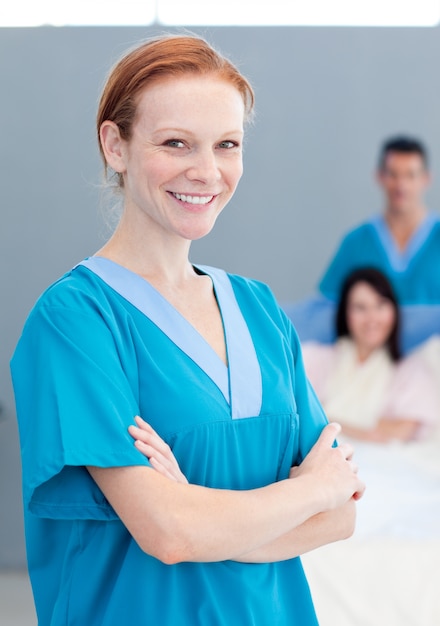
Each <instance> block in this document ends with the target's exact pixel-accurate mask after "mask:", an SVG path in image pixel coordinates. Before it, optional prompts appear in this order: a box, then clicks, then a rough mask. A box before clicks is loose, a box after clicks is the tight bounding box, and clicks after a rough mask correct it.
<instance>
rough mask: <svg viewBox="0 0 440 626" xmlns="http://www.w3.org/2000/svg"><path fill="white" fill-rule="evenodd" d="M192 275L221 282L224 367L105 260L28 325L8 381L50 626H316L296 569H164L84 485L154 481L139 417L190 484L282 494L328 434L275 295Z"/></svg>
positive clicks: (39, 585) (39, 598)
mask: <svg viewBox="0 0 440 626" xmlns="http://www.w3.org/2000/svg"><path fill="white" fill-rule="evenodd" d="M196 270H197V271H199V272H200V273H205V274H208V275H209V276H210V277H211V279H212V281H213V285H214V290H215V295H216V297H217V301H218V303H219V307H220V310H221V314H222V319H223V325H224V329H225V339H226V345H227V354H228V367H226V366H225V365H224V364H223V362H222V361H221V360H220V359H219V357H218V356H217V355H216V353H215V352H214V351H213V350H212V348H211V347H210V346H209V344H207V342H206V341H205V340H204V339H203V338H202V337H201V335H200V334H199V333H198V332H197V331H196V330H195V329H194V328H193V327H192V326H191V325H190V324H189V323H188V322H187V321H186V320H185V319H184V318H183V317H182V316H181V315H180V314H179V313H178V312H177V311H176V310H175V309H174V308H173V307H172V306H171V305H170V304H169V303H168V302H167V301H166V300H165V299H164V298H163V297H162V296H161V295H160V294H159V293H158V292H157V291H156V290H155V289H154V288H153V287H152V286H151V285H150V284H149V283H148V282H146V281H145V280H144V279H142V278H141V277H140V276H138V275H136V274H134V273H132V272H130V271H129V270H127V269H125V268H123V267H121V266H119V265H117V264H115V263H113V262H112V261H109V260H107V259H103V258H100V257H91V258H89V259H86V260H85V261H84V262H83V263H82V264H80V265H78V266H77V267H75V268H74V269H73V270H72V271H70V272H69V273H67V274H66V275H65V276H63V277H62V278H61V279H60V280H59V281H58V282H56V283H55V284H54V285H52V286H51V287H50V288H49V289H48V290H47V291H46V292H45V293H44V294H43V295H42V296H41V297H40V299H39V300H38V302H37V303H36V305H35V306H34V308H33V310H32V311H31V313H30V315H29V317H28V320H27V322H26V324H25V327H24V330H23V334H22V336H21V338H20V340H19V342H18V345H17V348H16V351H15V353H14V356H13V359H12V362H11V369H12V377H13V384H14V391H15V396H16V405H17V415H18V422H19V431H20V443H21V450H22V467H23V497H24V510H25V528H26V543H27V556H28V566H29V573H30V578H31V583H32V587H33V592H34V598H35V604H36V610H37V614H38V620H39V626H49V625H50V626H74V625H75V626H76V625H78V626H86V625H87V626H95V625H96V626H123V625H124V626H125V625H127V626H145V625H147V624H153V623H156V624H160V625H161V626H176V625H183V626H196V625H204V626H205V625H206V626H235V625H240V626H277V625H278V626H316V624H317V620H316V617H315V612H314V609H313V603H312V600H311V596H310V592H309V588H308V584H307V581H306V579H305V576H304V573H303V570H302V566H301V561H300V559H299V558H294V559H290V560H286V561H282V562H276V563H268V564H265V563H263V564H248V563H239V562H236V561H222V562H215V563H191V562H187V563H178V564H176V565H165V564H163V563H162V562H160V561H159V560H157V559H155V558H154V557H152V556H150V555H148V554H146V553H144V552H143V551H142V550H141V549H140V548H139V546H138V545H137V543H136V542H135V541H134V539H133V538H132V536H131V535H130V534H129V532H128V531H127V529H126V528H125V526H124V525H123V524H122V522H121V520H120V519H119V518H118V516H117V515H116V513H115V511H114V510H113V508H112V507H111V505H110V504H109V502H108V501H107V500H106V498H105V497H104V495H103V493H102V492H101V491H100V489H99V488H98V486H97V485H96V483H95V482H94V481H93V480H92V478H91V476H90V475H89V473H88V472H87V470H86V469H85V466H87V465H94V466H99V467H120V466H134V465H147V466H148V465H149V461H148V459H147V458H145V457H144V456H143V455H142V454H141V453H140V452H139V451H138V450H137V449H136V448H135V446H134V443H133V440H132V438H131V437H130V435H129V434H128V431H127V428H128V426H129V425H130V424H132V423H133V418H134V416H135V415H141V416H142V417H143V418H144V419H145V420H147V421H148V422H149V423H150V424H151V425H152V426H153V428H154V429H155V430H156V431H157V432H158V433H159V434H160V436H161V437H162V438H163V439H164V440H165V441H166V442H167V443H168V444H169V445H170V446H171V449H172V450H173V453H174V455H175V457H176V458H177V461H178V463H179V465H180V467H181V469H182V471H183V473H184V474H185V475H186V477H187V478H188V480H189V482H191V483H195V484H199V485H204V486H206V487H214V488H225V489H234V490H240V489H254V488H258V487H262V486H264V485H268V484H270V483H274V482H276V481H279V480H282V479H284V478H286V477H287V476H288V473H289V469H290V467H291V466H292V465H294V464H298V463H300V462H301V460H302V459H303V458H304V457H305V455H306V454H307V453H308V451H309V450H310V448H311V446H312V445H313V444H314V442H315V441H316V439H317V437H318V436H319V434H320V432H321V430H322V428H323V426H324V425H325V424H326V418H325V416H324V413H323V411H322V409H321V407H320V405H319V403H318V401H317V399H316V396H315V394H314V392H313V390H312V389H311V387H310V385H309V384H308V382H307V379H306V376H305V373H304V366H303V361H302V357H301V351H300V347H299V342H298V338H297V336H296V333H295V331H294V329H293V327H292V325H291V323H290V322H289V320H288V319H287V317H286V316H285V314H284V313H283V312H282V311H281V309H280V308H279V306H278V305H277V303H276V301H275V299H274V297H273V295H272V293H271V291H270V290H269V288H268V287H267V286H265V285H264V284H261V283H259V282H256V281H252V280H248V279H245V278H242V277H239V276H235V275H227V274H226V273H225V272H223V271H221V270H218V269H214V268H205V267H200V268H196ZM151 506H154V502H151ZM219 541H221V537H220V536H219Z"/></svg>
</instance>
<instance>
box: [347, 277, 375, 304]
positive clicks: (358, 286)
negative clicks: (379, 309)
mask: <svg viewBox="0 0 440 626" xmlns="http://www.w3.org/2000/svg"><path fill="white" fill-rule="evenodd" d="M377 299H382V296H381V295H380V294H379V293H378V292H377V291H376V289H374V287H372V286H371V285H370V284H369V283H367V282H365V281H363V280H362V281H359V282H358V283H355V284H354V285H353V287H352V288H351V289H350V291H349V293H348V300H349V302H354V301H361V300H363V301H366V300H369V301H371V300H377Z"/></svg>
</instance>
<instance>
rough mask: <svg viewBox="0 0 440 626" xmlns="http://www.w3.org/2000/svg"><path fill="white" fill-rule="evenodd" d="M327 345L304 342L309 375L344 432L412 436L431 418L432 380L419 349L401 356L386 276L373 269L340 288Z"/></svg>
mask: <svg viewBox="0 0 440 626" xmlns="http://www.w3.org/2000/svg"><path fill="white" fill-rule="evenodd" d="M336 333H337V336H338V340H337V341H336V343H335V344H333V345H320V344H315V343H310V344H305V345H304V346H303V353H304V361H305V366H306V371H307V375H308V376H309V378H310V380H311V382H312V384H313V386H314V388H315V390H316V392H317V394H318V397H319V398H320V400H321V402H322V405H323V407H324V410H325V411H326V414H327V416H328V417H329V419H337V420H338V422H339V423H340V424H341V425H342V432H343V434H345V435H348V436H351V437H355V438H358V439H364V440H368V441H376V442H387V441H390V440H393V439H396V440H400V441H410V440H413V439H416V438H419V437H421V436H423V435H425V434H426V431H427V430H428V427H429V425H431V424H433V423H435V422H436V420H437V413H438V402H437V392H436V386H435V384H434V380H433V377H432V374H431V372H430V371H429V367H428V366H427V363H426V362H425V360H424V359H423V358H421V355H420V353H419V351H417V352H414V354H412V355H410V356H408V357H406V358H405V359H401V355H400V348H399V340H398V337H399V309H398V305H397V301H396V298H395V296H394V293H393V290H392V287H391V285H390V283H389V282H388V280H387V278H386V277H385V276H384V275H383V274H382V273H381V272H379V271H378V270H376V269H373V268H361V269H358V270H355V271H354V272H353V273H352V274H350V275H349V276H348V277H347V279H346V280H345V283H344V285H343V287H342V290H341V296H340V300H339V304H338V309H337V315H336Z"/></svg>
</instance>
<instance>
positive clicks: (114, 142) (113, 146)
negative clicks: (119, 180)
mask: <svg viewBox="0 0 440 626" xmlns="http://www.w3.org/2000/svg"><path fill="white" fill-rule="evenodd" d="M99 138H100V140H101V146H102V150H103V152H104V156H105V160H106V161H107V164H108V165H109V166H110V167H111V168H112V170H114V171H115V172H119V173H120V174H123V173H124V172H125V170H126V167H125V160H124V143H125V142H124V140H123V139H122V137H121V134H120V132H119V127H118V126H117V124H115V123H114V122H111V121H110V120H106V121H105V122H103V123H102V124H101V128H100V129H99Z"/></svg>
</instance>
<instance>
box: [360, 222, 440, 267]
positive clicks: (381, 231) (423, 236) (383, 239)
mask: <svg viewBox="0 0 440 626" xmlns="http://www.w3.org/2000/svg"><path fill="white" fill-rule="evenodd" d="M438 222H439V219H438V217H437V216H436V215H434V214H433V213H428V214H427V216H426V217H425V219H424V220H423V221H422V222H421V224H420V225H419V226H418V228H417V229H416V230H415V232H414V233H413V235H412V236H411V238H410V240H409V242H408V244H407V246H406V247H405V249H404V250H400V249H399V248H398V246H397V244H396V242H395V240H394V238H393V236H392V234H391V231H390V229H389V226H388V224H387V222H386V220H385V218H384V216H383V215H378V216H377V217H375V218H373V219H372V220H371V221H370V223H371V225H372V226H373V228H374V230H375V231H376V235H377V237H378V239H379V241H380V243H381V244H382V247H383V248H384V250H385V253H386V255H387V257H388V261H389V264H390V265H391V267H392V268H393V270H394V271H395V272H406V270H407V269H408V267H409V265H410V263H411V261H412V260H413V259H414V257H415V256H416V255H417V253H418V252H419V250H421V248H422V247H423V245H424V244H425V242H426V241H427V239H428V238H429V236H430V235H431V232H432V229H433V226H434V225H435V224H436V223H438Z"/></svg>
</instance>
